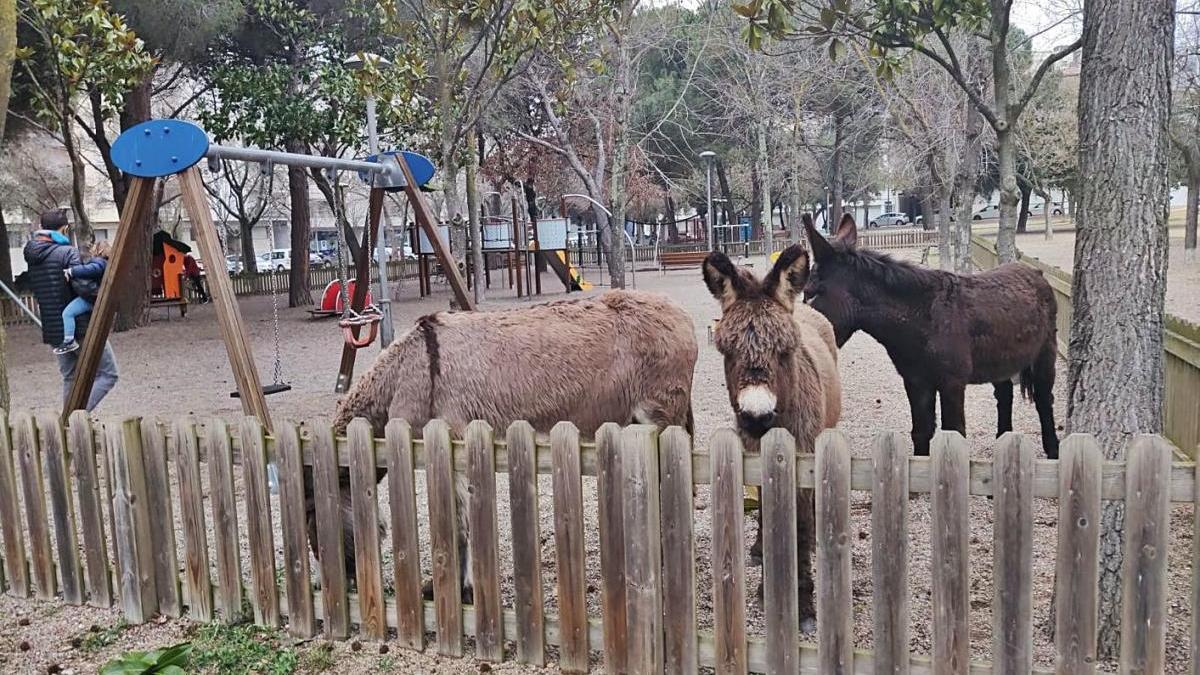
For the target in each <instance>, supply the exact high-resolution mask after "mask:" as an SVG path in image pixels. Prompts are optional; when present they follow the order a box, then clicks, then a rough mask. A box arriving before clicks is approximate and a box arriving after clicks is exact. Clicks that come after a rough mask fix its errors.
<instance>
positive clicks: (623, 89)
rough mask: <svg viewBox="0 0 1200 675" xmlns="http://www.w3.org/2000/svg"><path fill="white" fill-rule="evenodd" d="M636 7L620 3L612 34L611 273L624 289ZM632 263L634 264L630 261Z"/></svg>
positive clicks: (614, 283) (628, 0)
mask: <svg viewBox="0 0 1200 675" xmlns="http://www.w3.org/2000/svg"><path fill="white" fill-rule="evenodd" d="M634 4H635V2H634V1H633V0H623V1H622V2H621V8H620V12H621V21H620V24H619V25H618V26H617V28H616V30H615V31H613V35H612V37H613V39H614V40H615V41H616V46H617V50H616V52H617V53H616V56H617V77H616V82H615V83H614V86H613V89H612V110H613V123H612V130H613V156H612V157H613V158H612V171H611V173H610V183H609V188H608V204H609V211H611V212H612V219H611V220H610V221H609V229H610V231H611V233H612V241H610V242H609V246H610V248H609V250H608V270H609V276H610V277H611V282H610V283H611V284H612V287H613V288H625V194H626V191H625V177H626V174H627V173H628V171H629V113H630V108H631V104H632V102H631V101H630V94H631V91H630V90H631V89H632V88H633V73H632V64H631V63H630V60H631V58H632V55H631V54H630V53H629V45H628V44H627V43H626V37H627V33H628V31H629V22H630V19H631V18H632V15H633V5H634ZM630 264H635V263H634V262H633V261H631V262H630Z"/></svg>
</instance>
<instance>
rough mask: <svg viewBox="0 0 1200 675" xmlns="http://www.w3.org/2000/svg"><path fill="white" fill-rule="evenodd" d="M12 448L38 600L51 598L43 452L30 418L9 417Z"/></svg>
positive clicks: (51, 572)
mask: <svg viewBox="0 0 1200 675" xmlns="http://www.w3.org/2000/svg"><path fill="white" fill-rule="evenodd" d="M12 425H13V448H14V449H15V451H16V453H17V462H18V463H19V464H20V465H21V489H22V492H23V493H24V495H25V525H26V528H27V529H28V532H29V554H30V563H31V567H32V568H33V582H34V586H35V587H36V589H37V590H36V591H35V595H36V596H37V599H38V600H50V599H53V598H54V594H55V584H54V558H53V557H51V555H50V528H49V527H48V520H47V518H46V494H45V491H44V488H43V487H42V486H43V485H44V483H43V481H42V452H41V448H40V447H39V445H38V437H37V431H36V430H35V429H34V424H33V418H32V417H30V416H29V415H27V414H25V413H17V414H15V415H13V416H12Z"/></svg>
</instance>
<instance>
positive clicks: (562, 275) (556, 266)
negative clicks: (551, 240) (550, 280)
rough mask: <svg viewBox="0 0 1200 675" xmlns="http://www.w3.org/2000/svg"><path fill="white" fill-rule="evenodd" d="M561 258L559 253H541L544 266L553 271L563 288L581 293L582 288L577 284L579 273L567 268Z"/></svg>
mask: <svg viewBox="0 0 1200 675" xmlns="http://www.w3.org/2000/svg"><path fill="white" fill-rule="evenodd" d="M561 256H562V252H561V251H543V252H542V258H543V259H544V260H545V261H546V264H547V265H548V266H549V267H550V269H552V270H554V273H555V274H557V275H558V279H559V281H561V282H562V283H563V286H565V287H566V288H569V289H570V290H572V291H582V290H583V287H582V286H581V285H580V283H579V276H578V274H579V273H578V272H577V271H575V270H574V269H573V268H569V267H568V266H567V264H566V263H565V262H563V259H562V257H561ZM572 272H574V274H573V273H572Z"/></svg>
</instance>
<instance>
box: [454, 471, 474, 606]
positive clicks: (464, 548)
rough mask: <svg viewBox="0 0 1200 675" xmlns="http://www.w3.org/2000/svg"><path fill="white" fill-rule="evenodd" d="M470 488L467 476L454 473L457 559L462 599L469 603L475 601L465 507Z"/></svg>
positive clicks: (468, 516) (468, 521)
mask: <svg viewBox="0 0 1200 675" xmlns="http://www.w3.org/2000/svg"><path fill="white" fill-rule="evenodd" d="M469 496H470V488H469V486H468V485H467V477H466V476H465V475H464V474H461V473H455V474H454V508H455V511H456V514H457V515H458V560H459V571H460V572H461V574H462V576H461V580H462V601H463V602H465V603H467V604H468V605H469V604H474V602H475V575H474V574H473V573H472V572H471V568H472V567H473V565H472V564H471V547H470V546H468V545H467V538H468V537H469V536H470V532H471V513H470V510H468V509H467V499H468V497H469Z"/></svg>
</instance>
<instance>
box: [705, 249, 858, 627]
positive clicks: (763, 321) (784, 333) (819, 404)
mask: <svg viewBox="0 0 1200 675" xmlns="http://www.w3.org/2000/svg"><path fill="white" fill-rule="evenodd" d="M703 271H704V282H705V283H706V284H707V285H708V288H709V290H710V291H711V292H712V294H713V296H714V297H716V299H717V300H718V301H720V303H721V313H722V314H721V321H720V323H719V324H718V325H717V329H716V332H715V333H714V334H713V342H714V343H715V345H716V347H717V349H718V350H719V351H720V352H721V354H722V356H724V357H725V386H726V388H727V389H728V390H729V402H730V403H731V404H732V405H733V410H734V413H736V416H737V429H738V433H739V434H740V435H741V437H742V443H743V444H744V445H745V447H746V449H747V450H748V451H751V452H758V447H759V446H758V442H759V439H761V438H762V437H763V435H764V434H766V433H767V431H768V430H770V429H772V428H775V427H782V428H784V429H787V430H788V431H789V432H791V434H792V436H794V437H795V438H796V444H797V447H799V448H800V449H801V451H803V452H811V451H812V448H813V446H814V444H815V442H816V438H817V435H818V434H820V433H821V431H822V430H823V429H826V428H828V427H833V426H835V425H837V422H838V418H839V417H840V416H841V413H842V401H841V399H842V388H841V382H840V380H839V378H838V370H837V345H836V344H835V342H834V335H833V328H832V327H831V326H830V325H829V322H828V321H826V320H825V318H824V317H823V316H821V315H820V314H819V313H818V312H816V311H815V310H813V309H811V308H809V307H808V306H806V305H804V304H803V303H797V302H796V296H797V295H798V294H799V293H800V291H801V290H802V289H803V288H804V282H805V280H806V279H807V278H808V255H807V254H806V253H805V252H804V249H803V248H801V247H800V246H799V245H793V246H791V247H790V248H788V249H787V250H785V251H784V252H783V253H782V254H781V255H780V256H779V260H778V261H776V263H775V266H774V267H773V268H772V269H771V271H770V272H768V273H767V276H766V277H765V278H764V279H762V281H759V280H758V279H757V278H755V277H754V275H753V274H751V273H750V271H749V270H747V269H744V268H737V267H734V265H733V263H732V262H730V261H729V258H728V257H726V256H725V254H724V253H721V252H719V251H718V252H713V253H711V254H709V256H708V258H707V259H706V260H705V261H704V265H703ZM796 500H797V505H798V510H799V513H798V515H797V523H796V527H797V530H798V532H797V541H798V544H799V551H798V562H799V568H800V569H799V573H800V584H799V595H800V598H799V600H800V620H801V626H802V627H803V628H804V629H805V631H809V630H811V629H814V628H815V627H816V612H815V611H814V608H813V579H812V563H811V554H812V551H813V543H814V542H813V540H814V522H813V519H814V514H813V493H812V490H800V491H799V494H798V495H797V497H796ZM753 551H758V552H759V555H760V556H761V551H762V516H761V511H760V514H759V534H758V539H757V540H756V541H755V542H754V547H753V548H752V554H753ZM759 596H760V597H761V596H762V588H761V587H759Z"/></svg>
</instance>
